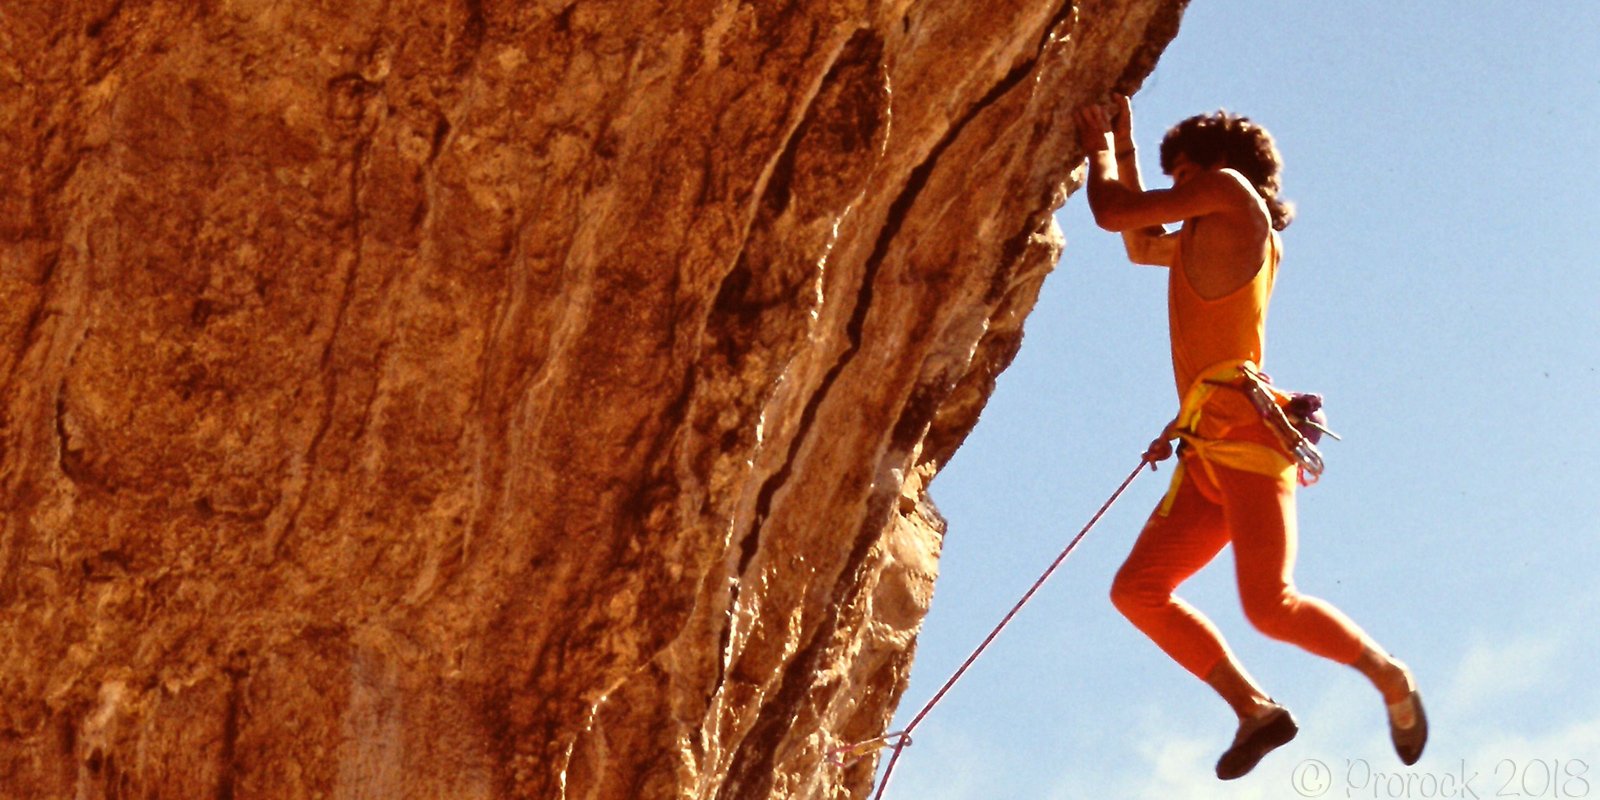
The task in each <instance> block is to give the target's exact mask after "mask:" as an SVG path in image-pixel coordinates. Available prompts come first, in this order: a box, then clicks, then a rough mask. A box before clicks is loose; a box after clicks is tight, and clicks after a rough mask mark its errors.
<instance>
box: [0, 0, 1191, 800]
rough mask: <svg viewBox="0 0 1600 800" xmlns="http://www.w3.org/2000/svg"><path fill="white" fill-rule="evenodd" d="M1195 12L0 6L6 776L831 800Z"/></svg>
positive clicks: (155, 794) (190, 3)
mask: <svg viewBox="0 0 1600 800" xmlns="http://www.w3.org/2000/svg"><path fill="white" fill-rule="evenodd" d="M1181 4H1182V3H1181V0H1102V1H1101V2H1084V3H1079V4H1072V3H1068V2H1064V0H992V1H991V2H981V3H979V2H910V1H909V0H901V1H899V2H895V1H893V0H886V1H872V0H834V1H833V2H814V1H812V0H760V1H759V2H737V1H736V0H684V1H683V2H678V3H651V2H600V1H599V0H565V1H564V2H563V1H552V0H535V1H534V2H510V1H509V0H448V1H447V0H342V1H341V2H318V1H316V0H183V1H181V2H180V1H179V0H72V1H71V2H57V0H8V2H5V3H3V4H0V190H3V191H0V376H3V381H4V383H3V395H0V403H3V405H0V413H3V417H0V423H3V431H0V445H3V453H0V458H3V462H0V488H3V492H4V495H3V500H0V502H3V508H0V511H3V519H0V525H3V528H0V644H3V648H0V796H3V797H5V798H139V799H140V800H143V799H144V798H184V799H187V798H223V799H224V800H244V799H245V798H273V799H274V800H278V799H283V798H319V797H320V798H451V799H456V798H460V799H462V800H465V799H466V798H502V797H504V798H540V799H541V800H542V799H543V798H572V799H574V800H577V799H578V798H597V799H601V798H603V799H604V800H613V799H617V800H620V799H622V798H708V799H712V798H716V799H720V800H749V799H750V798H768V797H773V798H778V797H785V798H787V797H793V798H843V797H848V796H859V795H860V794H861V793H862V792H863V791H865V789H866V787H867V786H868V785H869V783H870V780H871V773H870V769H871V765H870V763H863V764H859V765H857V766H855V767H852V768H850V769H848V770H835V769H831V768H826V767H824V766H823V765H822V757H823V753H824V752H825V750H826V748H828V747H831V746H833V745H835V744H837V743H838V742H841V741H850V740H855V739H864V738H868V737H871V736H874V735H877V734H879V733H881V732H883V730H884V728H885V725H886V724H887V720H888V717H889V715H890V713H891V712H892V710H893V708H894V706H895V704H896V702H897V701H898V700H899V697H900V693H901V691H902V689H903V688H904V686H905V679H906V674H907V670H908V668H909V665H910V661H911V654H912V647H913V643H914V641H915V635H916V631H917V629H918V625H919V624H920V621H921V619H922V616H923V613H924V611H925V609H926V607H927V603H928V599H929V596H930V594H931V591H932V584H933V579H934V575H935V572H936V567H937V557H938V551H939V544H940V539H941V536H942V535H943V532H944V527H943V523H942V521H941V520H940V518H939V516H938V514H937V512H936V511H935V510H934V509H933V507H932V505H931V504H930V502H929V501H928V499H927V494H926V487H927V483H928V481H929V479H930V478H931V477H932V476H933V475H934V473H935V472H936V471H937V470H938V469H939V467H940V465H941V464H943V463H944V462H945V461H946V460H947V459H948V458H949V457H950V455H951V453H953V452H954V451H955V449H956V448H957V446H958V445H959V444H960V442H961V440H962V438H963V437H964V436H965V435H966V433H967V432H968V431H969V430H970V429H971V427H972V426H973V424H974V423H975V421H976V419H977V415H978V412H979V410H980V409H981V408H982V406H983V404H984V401H985V399H986V397H987V396H988V393H989V391H990V389H991V387H992V385H993V381H994V379H995V376H996V374H997V373H998V372H999V371H1000V370H1001V369H1003V368H1004V367H1005V366H1006V364H1007V363H1008V361H1009V360H1010V358H1011V356H1012V355H1013V354H1014V352H1015V351H1016V348H1017V347H1018V345H1019V342H1020V338H1021V325H1022V319H1023V317H1024V316H1025V315H1026V314H1027V312H1028V310H1029V309H1030V308H1031V306H1032V303H1033V300H1034V297H1035V295H1036V292H1037V290H1038V288H1039V285H1040V282H1041V281H1042V280H1043V278H1044V275H1045V274H1046V272H1048V271H1049V269H1050V268H1051V266H1052V265H1053V263H1054V262H1055V259H1056V257H1057V255H1058V253H1059V250H1060V237H1059V234H1058V233H1057V232H1056V231H1055V229H1054V227H1053V223H1052V220H1051V214H1052V211H1053V209H1055V208H1056V207H1058V206H1059V204H1060V203H1061V202H1062V200H1063V198H1064V197H1065V192H1066V187H1067V185H1069V184H1070V182H1071V181H1070V178H1071V175H1070V172H1071V169H1072V167H1073V166H1074V164H1075V162H1076V161H1077V150H1076V147H1075V145H1074V141H1073V130H1072V126H1071V124H1070V121H1069V119H1070V110H1071V109H1072V108H1073V107H1074V106H1075V105H1077V104H1078V103H1080V102H1083V101H1084V100H1086V99H1090V98H1095V97H1099V96H1101V95H1103V94H1104V93H1105V92H1106V91H1107V90H1108V89H1111V88H1113V87H1122V88H1124V89H1129V88H1132V87H1133V86H1135V85H1136V84H1137V83H1138V81H1139V80H1141V79H1142V77H1143V76H1144V75H1145V74H1146V73H1147V72H1148V71H1149V70H1150V68H1151V67H1152V65H1153V63H1154V60H1155V58H1156V57H1157V55H1158V53H1159V52H1160V49H1161V48H1162V47H1163V46H1164V44H1165V43H1166V42H1167V41H1168V40H1169V39H1170V37H1171V36H1172V35H1173V34H1174V33H1175V31H1176V28H1177V22H1178V15H1179V13H1180V7H1181Z"/></svg>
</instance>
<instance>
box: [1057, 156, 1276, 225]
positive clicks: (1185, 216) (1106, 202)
mask: <svg viewBox="0 0 1600 800" xmlns="http://www.w3.org/2000/svg"><path fill="white" fill-rule="evenodd" d="M1242 181H1243V178H1242V177H1240V176H1239V175H1238V173H1235V172H1233V171H1232V170H1216V169H1212V170H1205V171H1203V172H1200V173H1198V174H1196V175H1195V176H1194V177H1193V178H1191V179H1189V180H1187V181H1185V182H1183V183H1181V184H1179V185H1177V186H1174V187H1173V188H1171V189H1153V190H1150V191H1143V192H1140V191H1135V190H1133V189H1129V188H1128V187H1127V186H1125V185H1124V184H1123V183H1122V182H1121V181H1120V180H1119V179H1118V172H1117V164H1116V161H1115V160H1114V159H1113V158H1112V156H1111V154H1110V153H1108V152H1106V151H1103V150H1102V151H1097V152H1093V153H1090V154H1089V180H1088V183H1087V188H1088V192H1089V210H1090V211H1091V212H1093V213H1094V221H1095V224H1096V225H1099V226H1100V227H1102V228H1104V229H1106V230H1108V231H1115V232H1119V233H1120V232H1122V231H1128V230H1135V229H1138V228H1146V227H1149V226H1152V225H1164V224H1166V223H1169V222H1183V221H1184V220H1190V219H1195V218H1197V217H1203V216H1206V215H1208V214H1216V213H1221V212H1226V211H1233V210H1236V209H1239V208H1241V207H1246V206H1244V204H1247V203H1250V202H1251V201H1252V200H1253V198H1254V194H1253V193H1252V192H1251V190H1250V188H1249V187H1248V186H1244V185H1242Z"/></svg>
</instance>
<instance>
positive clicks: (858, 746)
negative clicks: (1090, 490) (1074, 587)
mask: <svg viewBox="0 0 1600 800" xmlns="http://www.w3.org/2000/svg"><path fill="white" fill-rule="evenodd" d="M1171 455H1172V446H1171V445H1170V444H1168V442H1167V440H1166V439H1165V438H1161V439H1157V440H1156V441H1154V442H1151V443H1150V447H1149V448H1148V449H1146V450H1145V452H1144V455H1142V456H1140V457H1139V466H1137V467H1135V468H1134V470H1133V471H1132V472H1130V473H1128V477H1126V478H1124V479H1123V480H1122V485H1120V486H1118V487H1117V490H1116V491H1115V492H1112V493H1111V497H1110V498H1108V499H1107V500H1106V502H1105V503H1104V504H1103V505H1101V506H1100V510H1099V511H1096V512H1095V513H1094V516H1093V517H1091V518H1090V519H1089V522H1088V524H1086V525H1084V526H1083V529H1082V530H1080V531H1078V535H1077V536H1074V537H1072V541H1070V542H1068V543H1067V546H1066V548H1065V549H1063V550H1062V551H1061V554H1060V555H1058V556H1056V560H1055V561H1052V562H1051V563H1050V566H1049V567H1047V568H1046V569H1045V571H1044V574H1042V575H1040V576H1039V579H1038V580H1036V581H1034V582H1033V585H1032V586H1030V587H1028V591H1027V592H1026V593H1024V594H1023V595H1022V599H1021V600H1018V601H1017V603H1016V605H1014V606H1012V607H1011V610H1010V611H1008V612H1006V615H1005V617H1004V618H1002V619H1001V620H1000V624H998V625H996V626H995V627H994V630H992V631H990V632H989V635H988V636H986V637H984V639H983V642H982V643H980V644H979V645H978V648H977V649H976V650H973V651H972V654H971V655H969V656H967V660H966V661H963V662H962V663H961V666H960V667H958V668H957V669H956V671H955V673H954V674H952V675H951V676H950V678H949V680H946V681H945V682H944V685H943V686H941V687H939V691H937V692H935V693H934V695H933V699H931V700H929V701H928V702H927V703H926V704H925V705H923V707H922V709H921V710H919V711H918V712H917V714H916V716H914V717H912V718H911V724H909V725H907V726H906V727H905V728H904V729H903V730H899V731H896V732H894V733H889V734H885V735H883V736H879V737H877V738H876V739H868V740H866V741H864V742H856V743H853V744H848V745H845V746H843V747H836V748H834V749H832V750H829V751H828V754H827V758H828V761H829V762H831V763H832V764H834V765H835V766H838V767H841V768H843V767H848V766H850V765H851V764H854V763H856V762H857V761H860V760H861V759H863V758H865V757H867V756H869V755H871V754H873V753H875V752H877V751H879V750H881V749H883V748H885V747H892V748H894V752H893V753H891V754H890V756H889V765H888V766H887V767H886V768H885V769H884V772H883V782H882V783H880V784H879V785H878V791H877V793H876V794H874V795H873V800H881V798H882V797H883V793H884V791H886V790H887V789H888V788H889V778H890V777H891V776H892V775H894V768H895V764H897V763H898V762H899V761H900V754H901V753H902V752H904V751H905V749H906V748H907V747H909V746H910V745H911V733H912V731H915V730H916V729H917V726H918V725H920V724H922V720H923V719H924V718H926V717H927V716H928V712H930V711H932V710H933V707H934V706H936V705H938V704H939V701H940V700H943V699H944V696H945V695H946V694H947V693H949V691H950V689H951V687H953V686H955V685H956V682H957V681H959V680H961V676H962V675H965V674H966V672H967V669H968V668H969V667H971V666H972V664H973V662H976V661H977V660H978V656H981V655H983V651H984V650H986V649H988V647H989V644H990V643H991V642H993V641H994V640H995V638H996V637H998V636H999V635H1000V631H1002V630H1004V629H1005V627H1006V626H1007V625H1009V624H1011V620H1012V618H1013V617H1015V616H1016V615H1017V612H1019V611H1021V610H1022V607H1023V606H1025V605H1027V604H1028V601H1029V600H1032V599H1033V596H1034V594H1035V593H1037V592H1038V591H1039V588H1040V587H1041V586H1044V582H1045V581H1047V580H1049V579H1050V575H1051V574H1052V573H1054V572H1055V571H1056V568H1057V567H1059V566H1061V563H1062V562H1063V561H1066V560H1067V556H1069V555H1071V554H1072V551H1073V549H1075V548H1076V547H1077V546H1078V542H1081V541H1083V537H1084V536H1085V535H1086V534H1088V533H1089V529H1090V528H1093V527H1094V526H1095V523H1097V522H1099V521H1100V518H1101V517H1103V516H1105V513H1106V511H1107V510H1109V509H1110V508H1111V505H1112V504H1113V503H1115V502H1117V498H1118V497H1121V496H1122V492H1123V490H1124V489H1127V488H1128V484H1131V483H1133V479H1134V478H1137V477H1139V473H1140V472H1143V471H1144V468H1145V467H1146V466H1149V467H1150V468H1151V469H1152V470H1154V469H1155V465H1156V462H1158V461H1163V460H1165V459H1167V458H1169V457H1171Z"/></svg>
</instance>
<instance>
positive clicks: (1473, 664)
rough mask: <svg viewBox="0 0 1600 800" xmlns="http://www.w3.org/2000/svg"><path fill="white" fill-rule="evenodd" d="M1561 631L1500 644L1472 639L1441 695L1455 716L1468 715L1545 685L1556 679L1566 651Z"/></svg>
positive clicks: (1552, 630)
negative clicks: (1456, 714)
mask: <svg viewBox="0 0 1600 800" xmlns="http://www.w3.org/2000/svg"><path fill="white" fill-rule="evenodd" d="M1566 638H1567V633H1566V632H1565V631H1563V630H1562V629H1560V628H1555V629H1550V630H1545V631H1541V632H1539V633H1538V634H1533V635H1530V634H1524V635H1521V636H1516V637H1511V638H1507V639H1502V640H1498V641H1495V640H1491V639H1489V638H1488V637H1485V636H1475V637H1473V640H1472V644H1471V645H1470V646H1469V647H1468V648H1467V651H1466V653H1465V654H1464V655H1463V656H1462V658H1461V663H1460V665H1459V666H1458V667H1457V668H1456V674H1455V678H1454V680H1453V681H1452V682H1451V683H1450V684H1449V685H1448V686H1447V687H1446V689H1445V691H1444V692H1443V694H1442V697H1443V699H1444V700H1445V702H1446V704H1448V705H1449V706H1450V707H1452V708H1454V709H1455V710H1456V713H1458V714H1467V713H1470V712H1472V711H1474V710H1478V709H1481V708H1483V707H1484V706H1485V705H1488V704H1491V703H1493V702H1494V701H1496V700H1500V699H1503V698H1507V697H1510V696H1514V695H1516V694H1519V693H1522V692H1526V691H1529V690H1532V689H1535V688H1538V687H1541V686H1546V685H1548V684H1549V683H1550V682H1551V681H1552V680H1555V679H1557V678H1558V677H1559V676H1558V675H1557V673H1556V667H1557V666H1558V664H1559V659H1560V657H1561V655H1562V653H1563V651H1564V650H1565V649H1566V641H1565V639H1566Z"/></svg>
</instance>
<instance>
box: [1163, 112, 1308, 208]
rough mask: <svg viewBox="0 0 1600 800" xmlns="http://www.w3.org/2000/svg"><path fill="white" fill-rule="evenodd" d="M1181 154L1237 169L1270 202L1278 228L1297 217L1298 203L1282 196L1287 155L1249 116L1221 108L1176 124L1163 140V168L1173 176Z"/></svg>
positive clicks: (1207, 164)
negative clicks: (1281, 176) (1281, 181)
mask: <svg viewBox="0 0 1600 800" xmlns="http://www.w3.org/2000/svg"><path fill="white" fill-rule="evenodd" d="M1180 154H1181V155H1184V156H1187V157H1188V159H1189V160H1190V161H1191V162H1193V163H1194V164H1195V165H1196V166H1200V167H1215V166H1218V165H1221V166H1223V167H1227V168H1230V169H1234V170H1237V171H1238V172H1239V174H1241V175H1243V176H1244V177H1245V178H1246V179H1247V180H1249V181H1250V183H1251V184H1252V185H1254V186H1255V187H1256V191H1257V192H1258V193H1260V195H1261V199H1263V200H1265V201H1266V203H1267V211H1268V213H1270V214H1271V215H1272V227H1273V229H1274V230H1280V231H1281V230H1283V229H1284V228H1287V227H1289V222H1290V221H1291V220H1293V219H1294V205H1293V204H1292V203H1289V202H1287V201H1285V200H1282V199H1279V197H1278V192H1279V191H1281V187H1280V186H1279V184H1278V173H1279V172H1280V171H1281V170H1282V169H1283V157H1282V156H1280V155H1278V147H1277V145H1276V144H1273V141H1272V134H1270V133H1267V129H1266V128H1263V127H1261V126H1260V125H1257V124H1256V123H1254V122H1251V121H1250V118H1249V117H1241V116H1239V115H1238V114H1230V113H1228V112H1227V111H1226V110H1223V109H1218V110H1216V111H1214V112H1212V113H1210V114H1196V115H1195V116H1192V117H1190V118H1188V119H1186V120H1184V121H1182V122H1180V123H1178V124H1176V125H1174V126H1172V129H1171V130H1169V131H1167V135H1166V136H1165V137H1163V138H1162V140H1161V171H1162V172H1164V173H1166V174H1168V175H1171V174H1172V162H1174V161H1176V160H1177V159H1178V156H1179V155H1180Z"/></svg>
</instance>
